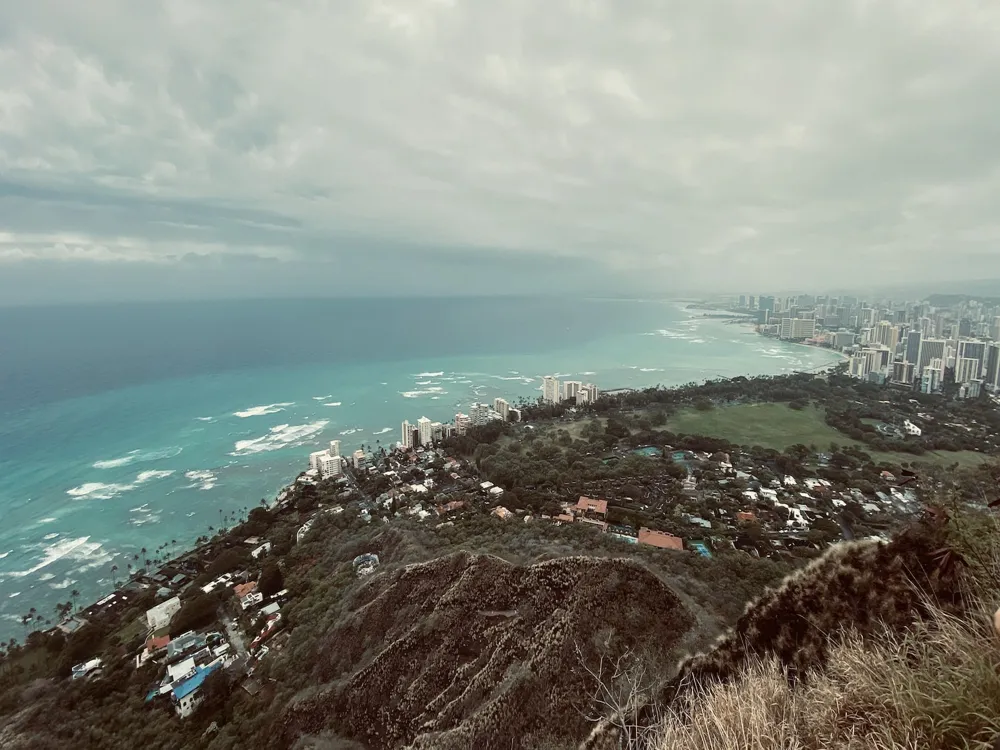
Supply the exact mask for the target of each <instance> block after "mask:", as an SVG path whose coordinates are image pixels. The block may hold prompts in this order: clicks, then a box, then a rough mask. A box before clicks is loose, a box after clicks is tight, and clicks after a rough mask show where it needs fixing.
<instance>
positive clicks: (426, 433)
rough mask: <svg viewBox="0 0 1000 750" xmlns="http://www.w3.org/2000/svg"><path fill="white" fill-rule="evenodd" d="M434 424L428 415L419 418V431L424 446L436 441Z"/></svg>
mask: <svg viewBox="0 0 1000 750" xmlns="http://www.w3.org/2000/svg"><path fill="white" fill-rule="evenodd" d="M432 424H433V422H431V420H429V419H428V418H427V417H421V418H420V419H418V420H417V432H418V433H419V438H420V444H421V445H423V446H428V445H430V444H431V443H432V442H434V432H433V428H432V426H431V425H432Z"/></svg>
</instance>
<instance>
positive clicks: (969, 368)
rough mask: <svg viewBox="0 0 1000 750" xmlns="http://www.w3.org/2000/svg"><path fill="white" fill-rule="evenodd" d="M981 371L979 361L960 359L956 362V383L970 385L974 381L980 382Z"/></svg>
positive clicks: (968, 358)
mask: <svg viewBox="0 0 1000 750" xmlns="http://www.w3.org/2000/svg"><path fill="white" fill-rule="evenodd" d="M981 370H982V367H981V365H980V362H979V360H978V359H973V358H971V357H959V358H958V359H957V360H956V361H955V382H956V383H969V382H972V381H973V380H979V375H980V372H981Z"/></svg>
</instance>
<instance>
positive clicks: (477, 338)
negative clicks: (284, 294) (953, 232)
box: [0, 297, 837, 640]
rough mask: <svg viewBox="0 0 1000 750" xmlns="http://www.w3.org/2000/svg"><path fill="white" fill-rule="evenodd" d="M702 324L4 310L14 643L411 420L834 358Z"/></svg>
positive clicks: (596, 309)
mask: <svg viewBox="0 0 1000 750" xmlns="http://www.w3.org/2000/svg"><path fill="white" fill-rule="evenodd" d="M700 315H701V313H700V312H688V311H687V310H685V309H684V307H683V306H682V305H681V304H679V303H673V302H664V301H636V300H611V299H606V300H601V299H564V298H544V299H539V298H512V297H496V298H471V299H470V298H466V299H460V298H455V299H350V300H287V301H275V300H269V301H235V302H234V301H225V302H171V303H149V304H119V305H91V306H76V307H71V306H61V307H58V306H56V307H46V308H41V307H39V308H26V307H21V308H0V638H2V639H4V640H5V639H7V638H10V637H12V636H13V637H18V638H22V637H23V635H24V631H23V629H22V625H21V616H22V615H23V614H25V613H27V612H28V611H29V609H30V608H32V607H34V608H35V609H36V610H37V611H38V612H39V613H40V614H41V615H42V617H44V618H47V619H52V620H53V621H54V619H55V611H54V607H55V605H56V604H57V603H60V602H65V601H68V600H69V599H70V594H71V592H72V591H73V590H77V591H79V593H80V603H81V604H82V603H85V602H88V601H91V600H94V599H96V598H98V597H99V596H101V595H102V594H104V593H107V592H109V591H111V590H112V588H113V578H114V577H116V576H117V577H118V578H119V579H121V578H123V577H125V576H127V574H128V569H129V566H130V565H131V566H134V567H140V566H141V565H142V559H144V558H147V557H148V558H153V557H155V556H157V555H158V554H159V555H162V554H166V553H172V552H178V551H181V550H182V549H184V548H185V547H187V546H190V545H191V544H192V543H193V541H194V540H195V539H196V538H197V537H198V536H200V535H202V534H208V533H210V532H209V527H218V526H219V525H220V522H226V523H228V521H227V520H226V519H228V518H230V517H231V516H232V515H233V514H236V513H239V512H240V511H241V510H242V509H244V508H247V509H249V508H253V507H254V506H256V505H259V504H260V501H261V499H268V500H270V499H273V498H274V496H275V494H276V493H277V492H278V491H279V490H280V489H281V488H282V487H283V486H285V485H286V484H288V483H289V482H290V481H291V480H292V479H293V478H294V477H295V475H296V474H297V473H298V472H299V471H301V470H303V469H304V468H307V458H308V453H309V452H310V451H312V450H318V449H319V448H321V447H323V446H325V445H326V444H327V443H328V441H330V440H332V439H337V438H339V439H340V440H342V441H343V450H344V452H346V453H350V452H352V451H353V450H355V449H356V448H358V447H360V446H363V445H364V446H368V445H370V446H373V447H375V446H377V445H378V444H382V445H386V444H394V443H395V442H396V441H397V440H398V439H399V434H400V423H401V422H402V420H404V419H408V420H409V421H410V422H415V421H416V420H417V419H418V418H419V417H421V416H427V417H429V418H431V419H435V420H440V421H448V420H450V419H452V418H453V417H454V414H455V412H456V411H465V412H467V411H468V407H469V406H470V404H471V403H473V402H475V401H487V402H491V401H492V399H493V398H494V397H496V396H504V397H506V398H507V399H508V400H511V401H514V400H517V399H518V398H519V397H527V398H536V397H537V396H538V395H540V387H541V385H540V382H541V381H540V378H541V376H542V375H545V374H557V375H559V376H561V377H565V378H569V377H572V378H574V379H579V380H583V381H590V382H594V383H596V384H597V385H598V386H599V387H600V388H601V389H603V390H607V389H612V388H623V387H641V386H649V385H655V384H662V385H677V384H681V383H686V382H691V381H701V380H705V379H707V378H713V377H718V376H734V375H740V374H747V375H749V374H777V373H783V372H791V371H794V370H802V369H812V368H816V367H820V366H823V365H826V364H830V363H832V362H834V361H836V359H837V356H836V355H834V354H832V353H830V352H826V351H822V350H817V349H811V348H808V347H804V346H797V345H792V344H785V343H781V342H777V341H773V340H768V339H764V338H761V337H759V336H757V335H755V334H754V333H753V332H752V330H750V329H748V328H746V327H742V326H733V325H726V324H725V323H723V322H721V321H719V320H716V319H708V318H703V317H699V316H700ZM144 548H145V549H146V550H147V553H146V554H145V555H143V554H142V549H144ZM157 550H161V551H160V552H157ZM137 556H138V558H139V559H138V560H137V559H136V558H137ZM112 566H117V572H116V573H113V572H112Z"/></svg>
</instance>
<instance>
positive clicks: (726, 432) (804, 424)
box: [667, 404, 987, 467]
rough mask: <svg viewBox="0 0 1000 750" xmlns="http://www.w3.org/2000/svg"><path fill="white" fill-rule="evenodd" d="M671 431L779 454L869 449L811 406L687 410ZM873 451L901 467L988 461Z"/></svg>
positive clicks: (969, 454)
mask: <svg viewBox="0 0 1000 750" xmlns="http://www.w3.org/2000/svg"><path fill="white" fill-rule="evenodd" d="M667 428H668V429H669V430H670V431H671V432H676V433H684V434H688V435H708V436H710V437H718V438H723V439H725V440H729V441H730V442H733V443H737V444H738V445H760V446H763V447H764V448H774V449H775V450H784V449H785V448H787V447H788V446H790V445H795V444H797V443H801V444H802V445H810V446H811V445H815V446H816V448H817V449H818V450H829V448H830V443H837V444H839V445H856V446H858V447H859V448H862V449H865V450H867V448H865V446H864V445H863V444H862V443H858V442H855V441H854V440H851V439H850V438H848V437H847V436H846V435H844V434H843V433H841V432H839V431H837V430H835V429H834V428H833V427H830V426H829V425H828V424H827V423H826V422H825V421H824V413H823V411H822V410H821V409H816V408H814V407H811V406H810V407H808V408H806V409H802V410H795V409H791V408H789V407H788V406H787V405H786V404H740V405H738V406H723V407H716V408H714V409H712V410H711V411H698V410H697V409H685V410H683V411H681V412H680V413H679V414H677V415H675V416H674V417H673V418H672V419H671V420H670V421H669V423H668V425H667ZM868 452H869V453H870V454H871V455H872V458H874V459H875V460H884V461H890V462H892V463H897V464H898V463H903V462H907V463H909V462H912V461H917V462H920V463H933V464H940V465H943V466H950V465H951V464H953V463H955V462H956V461H957V462H958V463H959V465H960V466H962V467H966V466H976V465H978V464H980V463H982V462H983V460H984V459H986V458H987V457H986V456H984V455H983V454H982V453H976V452H975V451H956V452H945V451H940V452H937V453H926V454H924V455H923V456H914V455H911V454H909V453H881V452H876V451H870V450H869V451H868Z"/></svg>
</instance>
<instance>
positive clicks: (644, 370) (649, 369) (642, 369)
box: [639, 367, 663, 372]
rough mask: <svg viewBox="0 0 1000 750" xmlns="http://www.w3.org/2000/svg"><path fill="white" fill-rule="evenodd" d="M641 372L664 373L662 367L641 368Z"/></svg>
mask: <svg viewBox="0 0 1000 750" xmlns="http://www.w3.org/2000/svg"><path fill="white" fill-rule="evenodd" d="M639 372H663V368H662V367H640V368H639Z"/></svg>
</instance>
